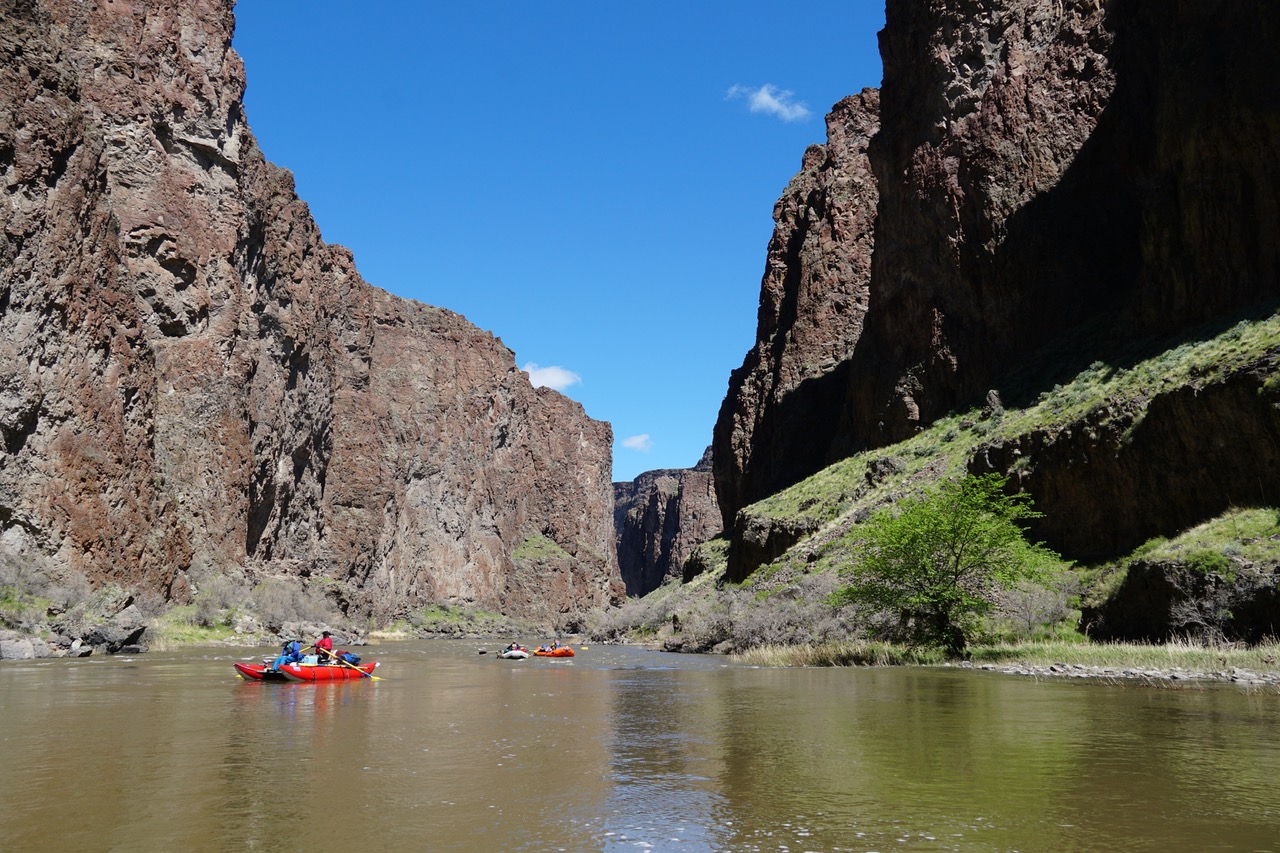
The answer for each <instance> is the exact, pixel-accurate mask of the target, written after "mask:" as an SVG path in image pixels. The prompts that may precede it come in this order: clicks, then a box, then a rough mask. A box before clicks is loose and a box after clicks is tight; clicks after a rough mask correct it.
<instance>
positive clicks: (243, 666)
mask: <svg viewBox="0 0 1280 853" xmlns="http://www.w3.org/2000/svg"><path fill="white" fill-rule="evenodd" d="M233 666H235V668H236V672H237V673H239V674H240V676H241V677H242V678H245V679H248V680H249V681H354V680H356V679H364V678H367V677H371V676H372V675H373V671H374V670H375V669H377V668H378V663H377V661H374V662H373V663H362V664H360V665H359V666H343V665H341V664H314V665H312V664H297V663H286V664H284V665H282V666H281V667H280V669H279V670H278V671H272V670H270V669H268V668H267V664H263V663H241V662H239V661H237V662H236V663H235V664H233Z"/></svg>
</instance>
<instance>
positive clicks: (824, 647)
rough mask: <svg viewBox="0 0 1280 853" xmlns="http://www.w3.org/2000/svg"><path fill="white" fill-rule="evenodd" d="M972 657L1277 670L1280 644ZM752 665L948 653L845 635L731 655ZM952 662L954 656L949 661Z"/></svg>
mask: <svg viewBox="0 0 1280 853" xmlns="http://www.w3.org/2000/svg"><path fill="white" fill-rule="evenodd" d="M969 651H970V658H969V659H970V661H971V662H973V663H992V664H1009V665H1023V666H1050V665H1053V664H1066V665H1073V666H1087V667H1098V668H1123V669H1152V670H1173V669H1179V670H1187V671H1194V672H1220V671H1223V670H1229V669H1246V670H1250V671H1252V672H1257V673H1268V672H1280V644H1277V643H1274V642H1272V643H1263V644H1260V645H1257V646H1252V647H1249V648H1242V647H1236V646H1220V647H1215V646H1203V645H1197V644H1194V643H1189V642H1185V641H1172V642H1169V643H1164V644H1160V645H1154V644H1143V643H1072V642H1064V641H1028V642H1024V643H1007V644H998V645H989V646H974V647H972V648H971V649H970V650H969ZM734 658H735V659H736V660H738V661H740V662H742V663H745V664H749V665H753V666H794V667H806V666H937V665H941V664H944V663H948V662H949V661H948V659H947V658H946V656H945V655H944V654H942V652H941V651H939V650H936V649H923V648H911V647H908V646H897V645H893V644H890V643H873V642H867V641H847V642H829V643H813V644H803V645H796V646H758V647H756V648H753V649H748V650H747V651H745V652H741V653H738V654H735V655H734ZM951 662H954V661H951Z"/></svg>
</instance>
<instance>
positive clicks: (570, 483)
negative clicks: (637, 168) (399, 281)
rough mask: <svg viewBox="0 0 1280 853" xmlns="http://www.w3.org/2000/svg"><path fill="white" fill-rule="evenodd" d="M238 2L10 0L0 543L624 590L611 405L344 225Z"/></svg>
mask: <svg viewBox="0 0 1280 853" xmlns="http://www.w3.org/2000/svg"><path fill="white" fill-rule="evenodd" d="M233 5H234V4H233V2H232V0H197V2H190V3H177V2H159V3H152V2H146V3H144V2H130V0H113V2H110V3H90V4H84V3H79V2H73V0H3V2H0V8H2V9H3V15H2V16H0V92H3V93H4V96H3V99H0V199H2V200H3V201H2V203H3V205H4V211H5V221H4V230H3V234H0V438H3V442H4V452H3V454H2V455H0V559H4V560H7V561H14V562H20V563H22V564H23V565H26V566H31V567H34V569H33V570H36V571H40V572H42V573H45V574H47V575H49V576H58V575H60V574H80V575H83V576H86V577H88V578H89V579H90V580H92V581H93V582H95V583H100V582H104V581H107V580H112V581H118V582H121V583H124V584H126V585H130V586H132V587H135V588H139V589H143V590H150V591H153V592H159V593H161V594H163V595H164V596H166V597H168V598H170V599H172V600H176V601H186V600H189V599H190V597H191V595H192V590H193V587H198V586H199V584H200V583H201V582H203V581H205V580H207V579H209V578H210V577H212V576H233V577H236V578H238V579H240V580H242V581H244V582H246V583H253V582H256V581H257V580H259V579H261V578H263V577H266V576H270V575H286V576H289V577H292V578H297V579H300V581H301V582H304V583H306V584H308V585H309V586H310V587H311V588H312V589H314V590H323V591H324V592H325V593H326V594H327V595H328V597H329V598H330V599H331V600H332V601H333V602H334V603H335V604H337V605H339V606H341V607H342V608H343V609H344V610H345V611H346V612H348V613H349V614H359V615H371V616H374V617H378V618H386V617H390V616H394V615H397V614H401V613H404V612H407V611H408V610H409V609H412V608H414V607H417V606H422V605H423V604H426V603H431V602H436V601H447V602H452V603H470V604H474V605H477V606H481V607H484V608H487V609H492V610H500V611H503V612H506V613H508V614H510V615H516V616H527V617H531V618H537V619H542V620H545V621H546V622H547V623H548V624H551V623H554V624H565V623H566V622H571V621H573V620H574V619H575V618H577V616H578V615H580V614H581V613H583V612H585V611H586V610H588V609H590V608H594V607H600V606H604V605H607V604H608V603H609V602H610V601H617V600H620V598H621V596H622V583H621V579H620V576H619V574H618V569H617V562H616V556H615V551H614V536H613V530H612V527H611V525H610V523H609V519H610V515H611V514H610V511H609V510H610V507H611V497H612V494H611V491H610V482H609V467H610V445H611V442H612V435H611V430H610V428H609V426H608V424H605V423H602V422H599V421H595V420H592V419H590V418H588V417H587V416H586V415H585V413H584V412H583V410H582V408H581V406H579V405H578V404H577V403H574V402H573V401H571V400H568V399H567V398H565V397H563V396H561V395H559V394H557V393H556V392H554V391H550V390H548V389H535V388H533V387H532V386H531V385H530V383H529V381H528V377H527V376H526V375H525V374H523V373H521V372H520V371H519V370H517V369H516V366H515V362H514V357H513V355H512V353H511V352H510V351H509V350H507V349H506V348H505V347H504V346H502V344H501V343H500V342H499V341H497V340H496V339H495V338H494V337H493V336H492V335H490V334H488V333H485V332H482V331H480V330H478V329H476V328H475V327H474V326H472V325H470V324H469V323H467V322H466V320H465V319H464V318H462V317H460V316H458V315H456V314H453V313H451V312H449V311H447V310H444V309H440V308H433V307H430V306H426V305H422V304H418V303H416V302H412V301H408V300H403V299H398V298H395V297H392V296H390V295H388V294H386V293H384V292H382V291H379V290H377V289H375V288H373V287H371V286H370V285H368V284H367V283H365V282H364V281H363V280H362V279H361V278H360V275H359V273H358V272H357V271H356V268H355V265H354V263H353V261H352V258H351V255H350V253H348V252H347V251H346V250H345V249H343V248H341V247H339V246H331V245H327V244H325V243H324V242H323V241H322V240H321V238H320V234H319V231H318V229H317V227H316V225H315V223H314V222H313V221H312V219H311V216H310V213H309V211H308V209H307V206H306V204H305V203H304V202H302V201H301V200H299V199H298V197H297V195H296V194H295V192H294V187H293V181H292V178H291V176H290V174H289V173H288V172H287V171H284V170H282V169H279V168H277V167H275V166H273V165H271V164H270V163H267V162H266V161H265V160H264V158H263V156H262V154H261V152H260V151H259V149H258V148H257V145H256V143H255V141H254V139H253V136H252V134H251V132H250V130H249V127H248V124H247V122H246V117H245V115H244V110H243V105H242V101H241V98H242V95H243V91H244V85H245V79H244V69H243V66H242V64H241V62H240V59H239V57H238V56H237V55H236V54H235V52H234V51H233V50H232V49H231V36H232V32H233V28H234V17H233V14H232V7H233ZM530 540H538V541H541V540H550V541H551V542H554V543H555V544H556V546H558V547H557V550H556V556H555V557H539V558H536V559H531V558H525V557H522V556H521V551H520V546H521V544H522V543H524V542H526V541H530Z"/></svg>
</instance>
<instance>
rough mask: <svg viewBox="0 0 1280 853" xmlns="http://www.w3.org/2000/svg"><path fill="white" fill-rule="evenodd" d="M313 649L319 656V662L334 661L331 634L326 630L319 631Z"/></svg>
mask: <svg viewBox="0 0 1280 853" xmlns="http://www.w3.org/2000/svg"><path fill="white" fill-rule="evenodd" d="M315 649H316V654H317V655H319V657H320V663H336V661H334V660H333V635H332V634H330V633H329V632H328V631H321V632H320V639H318V640H316V645H315Z"/></svg>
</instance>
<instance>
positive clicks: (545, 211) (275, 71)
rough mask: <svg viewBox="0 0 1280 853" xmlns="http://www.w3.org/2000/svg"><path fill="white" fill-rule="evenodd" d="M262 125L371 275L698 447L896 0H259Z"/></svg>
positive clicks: (875, 58)
mask: <svg viewBox="0 0 1280 853" xmlns="http://www.w3.org/2000/svg"><path fill="white" fill-rule="evenodd" d="M236 18H237V24H236V37H235V47H236V49H237V50H238V51H239V53H240V55H241V56H242V57H243V58H244V61H245V66H246V73H247V76H248V81H249V84H248V91H247V93H246V97H245V100H246V108H247V113H248V118H249V125H250V127H251V128H252V129H253V132H254V134H255V135H256V136H257V138H258V142H259V144H260V145H261V146H262V149H263V151H264V153H265V154H266V156H267V159H269V160H271V161H272V162H274V163H276V164H277V165H280V166H283V167H285V168H287V169H289V170H291V171H292V172H293V173H294V176H295V178H296V180H297V186H298V193H299V195H300V196H301V197H302V198H303V199H304V200H305V201H307V202H308V203H309V205H310V207H311V211H312V215H313V216H314V217H315V220H316V222H317V223H318V225H319V227H320V230H321V233H322V234H323V235H324V239H325V240H326V241H328V242H330V243H340V244H342V245H344V246H347V247H348V248H350V249H351V250H352V252H354V254H355V259H356V265H357V267H358V268H359V269H360V272H361V274H362V275H363V276H364V278H365V279H366V280H368V281H369V282H370V283H371V284H373V285H375V286H377V287H381V288H383V289H385V290H388V291H390V292H392V293H395V294H397V295H400V296H404V297H408V298H411V299H417V300H420V301H422V302H426V303H429V304H432V305H439V306H442V307H445V308H449V309H451V310H453V311H457V312H458V313H460V314H462V315H464V316H466V318H467V319H468V320H470V321H471V322H472V323H474V324H476V325H477V326H479V327H480V328H482V329H486V330H488V331H491V332H493V333H494V334H496V335H497V336H498V337H500V338H501V339H502V341H503V343H505V344H506V345H507V346H508V347H510V348H511V349H512V350H514V351H515V356H516V363H517V364H518V365H520V366H521V367H526V368H527V369H529V370H530V371H531V375H532V376H534V377H535V378H536V379H537V380H539V381H540V382H543V383H544V384H550V385H552V386H553V387H558V388H560V389H561V390H562V391H563V393H565V394H566V395H568V396H569V397H571V398H573V399H575V400H577V401H579V402H580V403H582V404H583V406H584V407H585V408H586V411H587V413H588V414H589V415H591V416H592V417H594V418H599V419H601V420H606V421H609V422H610V423H612V424H613V431H614V479H615V480H630V479H632V478H634V477H635V476H636V475H637V474H639V473H640V472H642V471H646V470H650V469H653V468H679V467H688V466H690V465H693V464H694V463H695V462H697V460H698V458H699V457H700V456H701V455H702V451H703V449H704V448H705V447H706V446H707V445H708V444H709V443H710V441H711V429H712V426H713V424H714V423H715V418H716V413H717V412H718V411H719V407H720V402H721V400H722V399H723V398H724V396H725V392H726V390H727V388H728V380H729V373H730V371H732V370H733V369H734V368H736V367H737V366H738V365H740V364H741V363H742V359H743V356H744V355H745V354H746V352H747V350H748V349H749V348H750V347H751V345H752V343H753V341H754V339H755V327H756V307H757V304H758V301H759V292H760V278H761V275H762V274H763V271H764V261H765V252H766V249H767V247H768V242H769V236H770V234H771V233H772V230H773V221H772V213H773V204H774V202H775V201H777V199H778V196H779V195H780V194H781V193H782V190H783V189H784V188H785V187H786V184H787V182H788V181H789V180H790V179H791V177H792V176H793V175H795V173H796V172H797V171H798V169H799V168H800V158H801V155H802V154H803V153H804V150H805V148H806V147H807V146H808V145H810V144H813V143H821V142H825V141H826V128H825V124H824V121H823V119H824V116H825V114H826V113H827V111H828V110H829V109H830V108H831V106H832V105H833V104H834V103H835V102H836V101H838V100H840V99H841V98H843V97H844V96H846V95H850V94H853V93H855V92H858V91H860V90H861V89H862V88H863V87H865V86H878V85H879V84H880V77H881V63H880V57H879V53H878V50H877V46H876V33H877V31H878V30H879V29H881V28H882V27H883V26H884V5H883V3H877V2H871V1H869V2H857V0H855V2H849V0H844V2H827V0H810V2H806V3H804V4H785V3H778V2H776V0H771V2H757V0H733V2H727V0H725V1H724V2H721V1H720V0H716V2H699V0H692V1H690V0H684V2H667V0H648V2H630V3H624V2H620V1H618V2H610V0H593V1H592V2H586V0H509V2H508V0H498V2H493V3H451V4H444V3H436V2H422V1H421V0H418V2H399V0H396V1H395V2H391V0H387V2H379V3H374V4H365V3H353V2H347V3H337V2H315V0H305V2H304V0H240V1H239V3H238V4H237V5H236Z"/></svg>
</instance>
